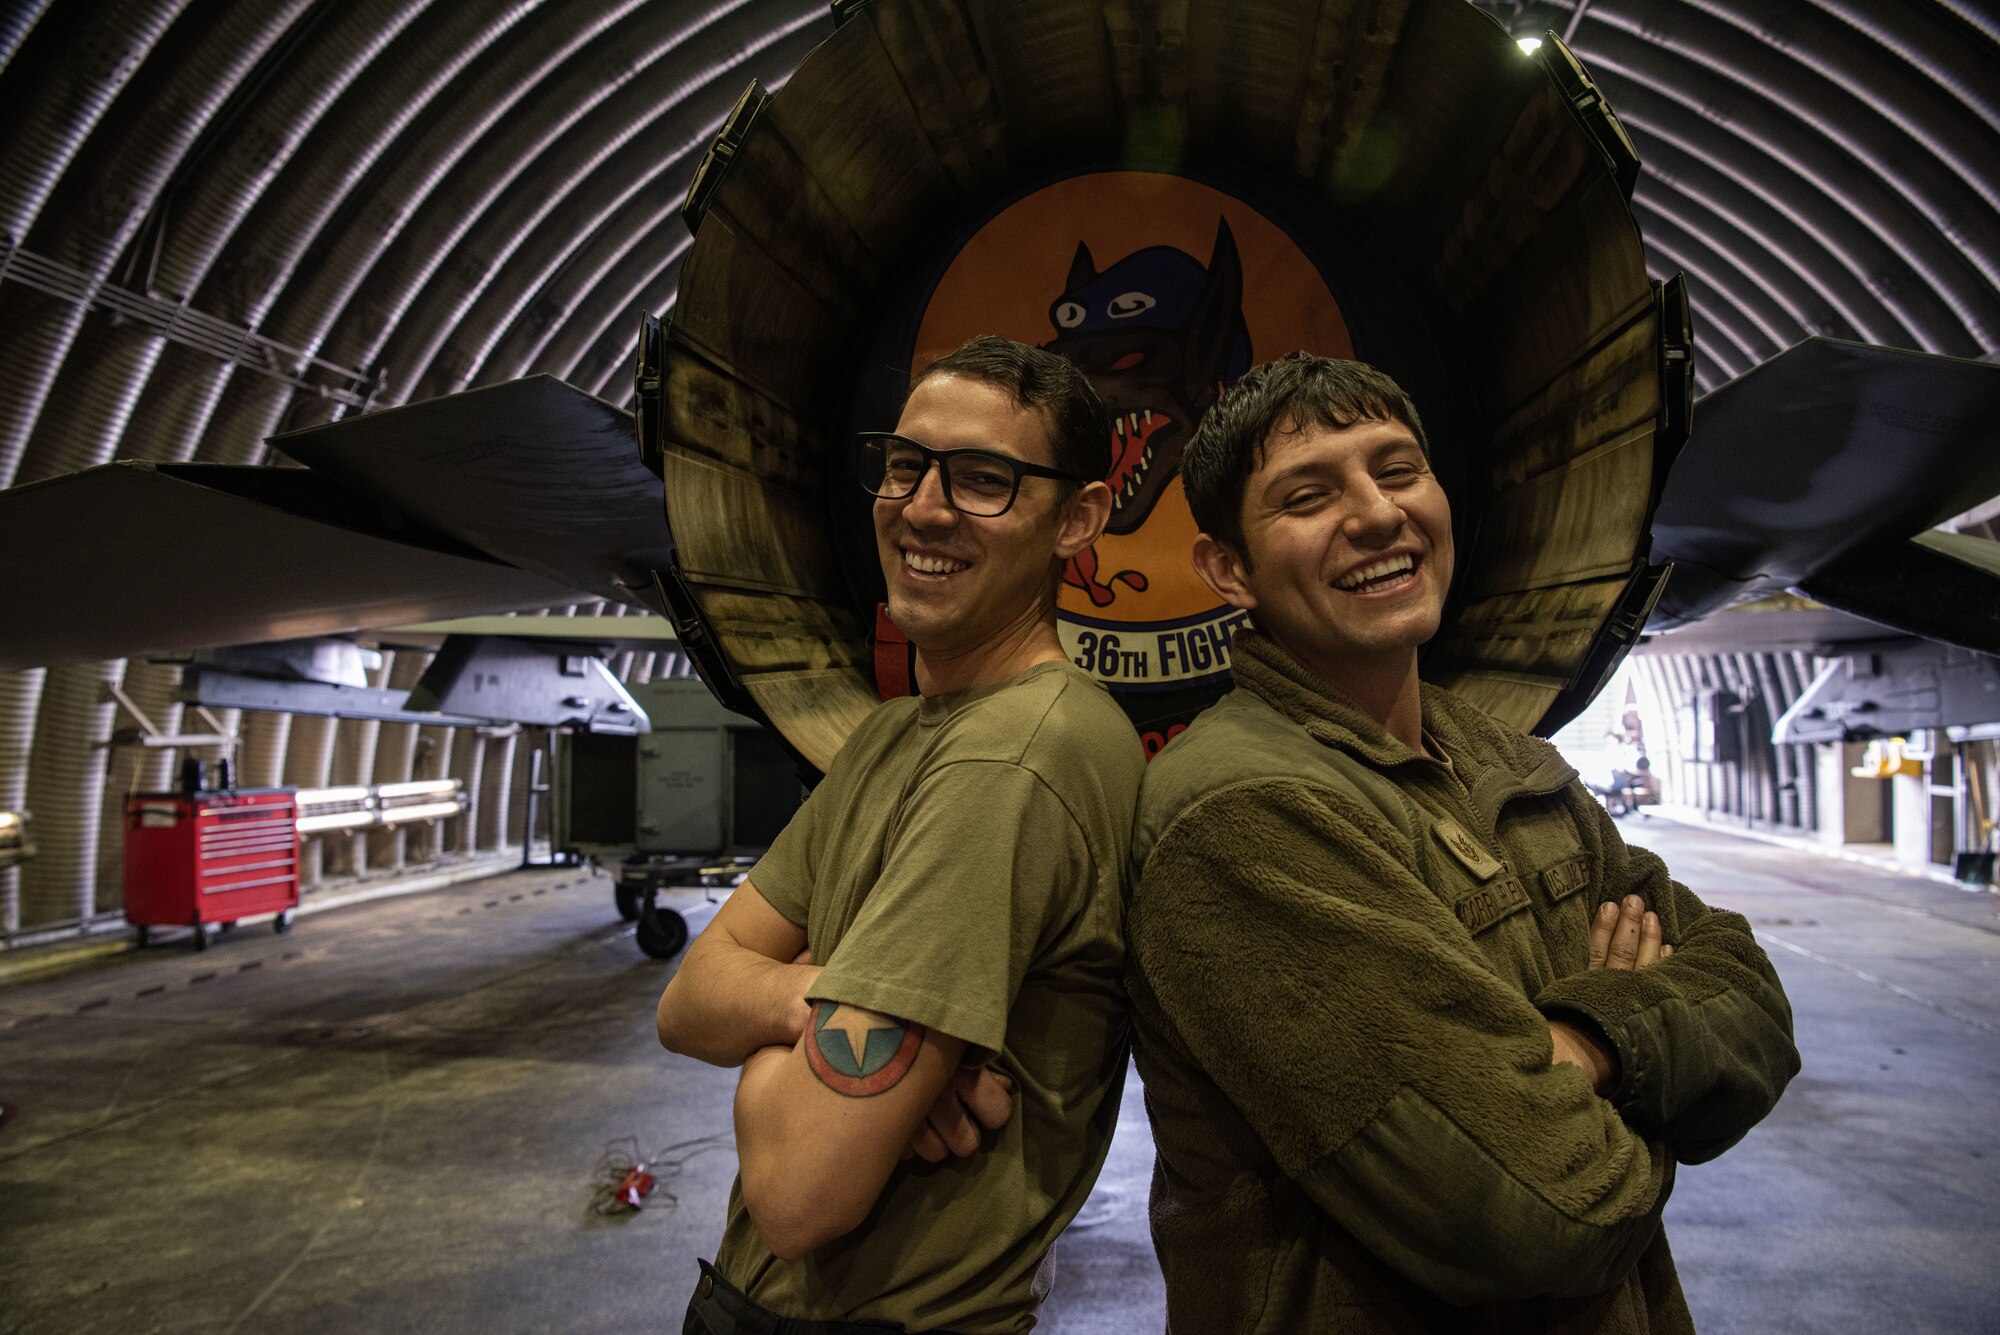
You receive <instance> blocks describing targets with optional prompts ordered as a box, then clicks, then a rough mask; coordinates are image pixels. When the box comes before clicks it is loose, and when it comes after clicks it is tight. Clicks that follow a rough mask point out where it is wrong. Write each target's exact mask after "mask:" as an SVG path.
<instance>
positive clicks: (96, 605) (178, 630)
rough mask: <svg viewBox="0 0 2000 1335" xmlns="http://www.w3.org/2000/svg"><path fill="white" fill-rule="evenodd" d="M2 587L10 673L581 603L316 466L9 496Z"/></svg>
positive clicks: (134, 472)
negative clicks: (334, 479) (317, 471)
mask: <svg viewBox="0 0 2000 1335" xmlns="http://www.w3.org/2000/svg"><path fill="white" fill-rule="evenodd" d="M361 420H366V419H361ZM0 589H4V590H6V606H5V611H4V616H5V621H4V626H5V629H4V631H0V668H21V667H37V666H42V665H45V664H51V663H62V662H71V661H77V660H91V659H99V658H119V657H129V656H133V655H139V654H163V653H180V652H185V651H187V650H190V649H198V648H205V647H208V646H212V645H223V644H248V643H256V642H262V641H268V640H288V639H300V638H305V637H310V636H316V635H332V634H339V633H342V632H346V631H351V630H355V629H357V628H360V627H365V626H382V625H398V624H402V623H405V622H412V621H425V620H431V619H434V618H440V617H452V616H460V615H464V614H467V613H472V612H495V611H507V610H518V609H523V608H530V607H541V606H545V605H548V604H550V603H557V602H565V601H572V600H574V599H575V597H576V591H575V590H576V586H575V585H574V584H570V583H563V582H560V581H558V580H554V579H551V578H548V577H547V576H544V575H541V574H537V573H532V572H529V571H526V570H521V569H517V568H516V567H514V566H511V565H506V564H502V563H501V562H498V561H496V560H494V559H492V558H491V557H489V556H487V555H485V554H484V553H481V552H479V551H477V550H474V549H473V548H470V547H468V546H466V545H465V544H463V543H461V542H458V541H456V540H454V539H452V538H450V537H448V536H446V535H444V534H441V533H438V532H437V531H435V530H433V529H430V528H427V527H425V526H424V525H422V524H419V523H416V522H414V521H412V520H410V518H409V517H408V516H407V515H404V514H402V513H400V512H398V511H396V510H395V509H393V508H392V507H389V506H385V505H383V504H382V503H381V502H380V501H379V500H377V499H375V498H372V497H366V496H362V495H358V494H356V493H354V492H351V491H349V490H347V489H346V488H344V487H341V486H339V485H338V484H336V483H334V482H332V481H331V480H330V479H328V478H325V477H321V476H318V475H316V474H313V473H310V472H307V471H306V470H304V469H297V468H254V467H236V466H231V465H225V464H151V463H136V462H125V463H113V464H106V465H103V466H102V467H98V468H90V469H85V470H84V471H82V472H79V473H71V474H68V475H66V476H63V477H57V478H51V479H49V480H48V481H45V482H35V483H30V484H28V485H25V486H20V487H15V488H12V489H9V490H6V491H0Z"/></svg>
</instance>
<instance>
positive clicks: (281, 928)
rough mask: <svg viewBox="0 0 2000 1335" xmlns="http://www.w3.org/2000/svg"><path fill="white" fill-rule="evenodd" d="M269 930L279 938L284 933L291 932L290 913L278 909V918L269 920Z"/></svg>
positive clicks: (286, 910)
mask: <svg viewBox="0 0 2000 1335" xmlns="http://www.w3.org/2000/svg"><path fill="white" fill-rule="evenodd" d="M271 930H272V931H274V932H276V933H277V934H278V935H279V936H283V935H284V934H285V933H286V932H289V931H291V930H292V911H291V910H290V909H280V910H279V911H278V916H277V917H275V918H273V919H271Z"/></svg>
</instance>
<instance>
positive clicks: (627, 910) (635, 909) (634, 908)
mask: <svg viewBox="0 0 2000 1335" xmlns="http://www.w3.org/2000/svg"><path fill="white" fill-rule="evenodd" d="M646 891H647V887H642V886H637V885H627V884H625V882H623V881H620V882H618V884H617V885H615V886H613V887H612V889H611V897H612V898H613V899H614V900H616V901H617V904H618V916H619V917H620V918H623V919H624V920H625V921H626V922H637V921H639V906H640V905H641V904H643V903H645V902H646V900H647V899H650V898H652V896H651V895H650V894H648V893H647V892H646Z"/></svg>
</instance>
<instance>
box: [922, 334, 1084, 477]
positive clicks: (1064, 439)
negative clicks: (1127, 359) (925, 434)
mask: <svg viewBox="0 0 2000 1335" xmlns="http://www.w3.org/2000/svg"><path fill="white" fill-rule="evenodd" d="M946 373H949V374H951V375H962V376H964V377H966V378H967V379H969V380H980V381H984V382H985V383H986V384H989V385H992V386H994V387H995V388H997V389H1002V390H1005V391H1006V392H1007V393H1009V394H1012V395H1013V396H1014V402H1016V403H1018V404H1020V405H1021V406H1022V407H1023V408H1032V409H1034V410H1035V411H1036V412H1038V413H1040V414H1041V415H1042V422H1043V424H1044V425H1045V426H1047V427H1048V431H1049V444H1050V446H1051V447H1052V448H1053V449H1054V451H1055V459H1056V463H1055V466H1056V467H1057V468H1060V469H1061V470H1062V471H1063V472H1065V473H1073V474H1075V475H1076V476H1077V477H1080V478H1083V479H1084V480H1086V481H1089V482H1102V481H1103V480H1104V477H1105V474H1107V473H1109V472H1110V471H1111V418H1110V417H1109V415H1107V414H1106V413H1105V411H1104V404H1103V402H1102V401H1101V400H1100V399H1099V398H1098V397H1097V391H1096V390H1095V389H1093V388H1091V384H1090V381H1089V379H1088V378H1086V377H1085V375H1084V374H1083V372H1081V371H1079V370H1077V369H1076V364H1075V363H1074V362H1072V361H1070V360H1069V359H1068V358H1065V357H1059V356H1057V355H1056V354H1055V353H1053V352H1049V351H1047V350H1045V349H1042V348H1036V347H1030V346H1029V345H1028V344H1026V343H1016V342H1015V341H1014V340H1013V339H1011V338H1001V337H999V336H998V335H996V334H981V335H980V336H979V337H977V338H975V339H972V340H970V341H969V342H966V343H964V344H962V345H960V346H959V347H958V348H957V349H955V350H954V351H951V352H947V353H946V354H945V355H944V356H942V357H940V358H938V359H937V360H936V361H934V362H932V363H931V364H930V365H929V366H927V367H925V368H924V372H923V374H922V375H920V376H918V377H917V378H916V379H915V380H914V381H912V382H911V383H910V388H911V389H912V390H915V389H916V387H917V386H918V385H921V384H922V383H923V382H924V381H926V380H928V379H930V378H931V377H932V376H934V375H943V374H946Z"/></svg>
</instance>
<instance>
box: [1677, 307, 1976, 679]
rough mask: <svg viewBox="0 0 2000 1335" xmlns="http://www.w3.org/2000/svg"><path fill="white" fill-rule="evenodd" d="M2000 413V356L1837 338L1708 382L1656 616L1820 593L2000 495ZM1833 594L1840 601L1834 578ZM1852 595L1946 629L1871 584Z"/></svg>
mask: <svg viewBox="0 0 2000 1335" xmlns="http://www.w3.org/2000/svg"><path fill="white" fill-rule="evenodd" d="M1996 424H2000V366H1990V365H1986V364H1983V363H1980V362H1969V361H1961V360H1959V359H1956V358H1952V357H1939V356H1933V355H1930V354H1927V353H1919V352H1905V351H1901V350H1898V349H1894V348H1877V347H1869V346H1866V345H1864V344H1858V343H1846V342H1840V341H1838V340H1834V339H1826V338H1812V339H1807V340H1806V341H1805V342H1803V343H1800V344H1799V345H1797V346H1796V347H1793V348H1790V349H1788V350H1786V351H1785V352H1782V353H1779V354H1778V355H1777V356H1776V357H1773V358H1772V359H1771V360H1770V361H1768V362H1765V363H1764V364H1763V365H1761V366H1759V367H1757V368H1756V369H1755V370H1752V371H1750V372H1748V373H1747V374H1745V375H1742V376H1739V377H1738V378H1737V379H1735V380H1732V381H1730V382H1729V383H1728V384H1726V385H1724V386H1722V387H1721V388H1720V389H1717V390H1715V391H1714V392H1713V393H1711V394H1708V395H1707V396H1705V397H1704V398H1702V399H1701V401H1700V402H1699V403H1697V404H1696V405H1695V414H1694V430H1693V434H1692V436H1691V437H1690V439H1689V441H1688V444H1687V446H1686V448H1685V449H1683V450H1682V451H1681V454H1680V456H1679V457H1678V458H1677V459H1675V461H1674V464H1673V468H1672V470H1671V471H1670V472H1669V473H1668V476H1667V486H1666V491H1665V493H1664V495H1663V496H1662V498H1661V501H1660V508H1659V511H1658V513H1657V514H1656V515H1655V516H1654V519H1653V559H1654V560H1655V561H1663V560H1665V561H1672V562H1673V563H1674V577H1673V579H1672V580H1671V581H1670V582H1669V584H1668V587H1667V590H1666V593H1665V596H1664V597H1662V598H1661V600H1660V605H1659V607H1658V608H1657V609H1656V611H1655V613H1654V617H1653V621H1652V626H1653V628H1655V629H1669V628H1671V627H1673V626H1676V625H1683V624H1685V623H1687V622H1689V621H1693V620H1695V619H1697V618H1699V617H1702V616H1706V615H1708V614H1709V613H1710V612H1714V611H1717V610H1719V609H1720V608H1722V607H1724V606H1726V605H1727V604H1729V603H1732V602H1735V601H1737V600H1739V599H1740V598H1743V597H1746V596H1755V595H1758V594H1762V593H1773V592H1777V591H1779V590H1782V589H1789V588H1795V587H1802V586H1803V587H1806V588H1808V589H1809V590H1816V589H1817V587H1818V586H1817V584H1816V583H1815V577H1816V576H1817V575H1819V574H1820V572H1821V571H1823V570H1825V569H1827V568H1828V567H1832V566H1835V565H1852V564H1853V563H1854V562H1856V561H1860V560H1863V559H1865V558H1864V557H1863V556H1862V553H1863V551H1864V549H1865V550H1867V551H1870V552H1874V551H1879V550H1881V549H1882V547H1883V546H1884V545H1885V544H1900V543H1902V542H1903V541H1904V540H1905V539H1908V538H1909V537H1910V536H1911V535H1912V534H1916V533H1921V532H1922V531H1924V530H1925V529H1928V528H1931V527H1932V526H1934V525H1936V524H1938V523H1941V522H1942V521H1944V520H1945V519H1948V518H1950V517H1951V516H1953V515H1956V514H1959V513H1961V512H1963V511H1965V510H1969V509H1971V508H1972V507H1973V506H1975V505H1977V504H1979V503H1980V502H1981V501H1984V500H1986V499H1987V498H1989V497H1991V496H1994V495H1996V494H2000V425H1996ZM1835 582H1836V583H1838V584H1840V586H1841V587H1842V588H1845V587H1847V581H1846V580H1839V581H1835ZM1815 596H1816V597H1817V596H1819V595H1818V594H1817V593H1815ZM1821 600H1822V601H1825V602H1829V603H1834V602H1835V601H1836V599H1835V598H1834V597H1833V596H1831V590H1829V596H1827V597H1824V598H1822V599H1821ZM1838 605H1840V606H1843V607H1847V608H1848V610H1851V611H1855V612H1857V613H1859V614H1861V615H1865V616H1868V617H1870V618H1871V619H1877V620H1884V619H1886V620H1887V624H1890V625H1893V626H1897V627H1902V628H1907V629H1909V630H1910V631H1911V632H1912V633H1915V634H1920V635H1928V634H1932V633H1933V632H1932V631H1930V630H1925V629H1922V628H1920V627H1918V626H1917V625H1914V624H1909V625H1907V626H1906V623H1905V621H1903V620H1900V619H1889V618H1892V617H1893V616H1894V614H1895V613H1896V611H1897V609H1896V608H1895V607H1894V606H1893V605H1892V604H1888V603H1883V602H1881V601H1880V600H1877V599H1873V598H1870V597H1867V596H1862V595H1857V596H1855V597H1853V598H1851V599H1848V600H1847V601H1841V602H1839V603H1838ZM1864 608H1865V609H1867V610H1864ZM1948 621H1949V618H1948V617H1940V616H1929V617H1927V618H1926V624H1927V625H1937V624H1941V623H1946V622H1948ZM1954 642H1956V641H1954Z"/></svg>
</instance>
